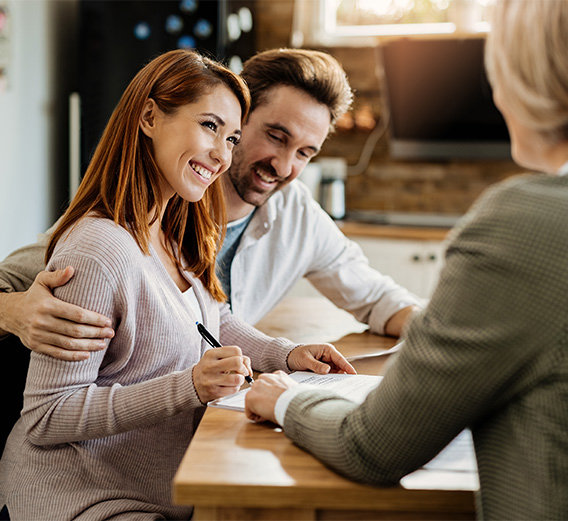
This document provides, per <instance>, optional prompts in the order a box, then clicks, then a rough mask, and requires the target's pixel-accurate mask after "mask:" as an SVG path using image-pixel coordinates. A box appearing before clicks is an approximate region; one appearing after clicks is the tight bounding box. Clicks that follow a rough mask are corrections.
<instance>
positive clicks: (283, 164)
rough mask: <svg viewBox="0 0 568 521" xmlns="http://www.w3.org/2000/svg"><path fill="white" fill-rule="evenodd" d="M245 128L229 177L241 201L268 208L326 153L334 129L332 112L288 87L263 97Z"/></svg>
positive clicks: (281, 86) (271, 90) (302, 93)
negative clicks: (274, 196)
mask: <svg viewBox="0 0 568 521" xmlns="http://www.w3.org/2000/svg"><path fill="white" fill-rule="evenodd" d="M263 96H264V99H263V102H262V103H261V104H260V105H259V106H258V107H257V108H256V109H255V110H254V111H253V112H252V113H251V114H250V115H249V118H248V121H247V123H246V124H245V125H244V126H243V130H242V138H241V144H240V145H239V146H238V147H236V149H235V151H234V153H233V164H232V166H231V168H230V170H229V173H228V176H229V178H230V180H231V183H232V185H233V187H234V189H235V190H236V192H237V194H238V195H239V197H240V198H241V199H242V200H243V201H244V202H246V203H248V204H250V205H253V206H260V205H262V204H263V203H264V202H265V201H266V200H267V199H268V198H269V197H270V196H271V195H272V194H273V193H274V192H276V191H277V190H280V189H281V188H283V187H284V186H286V185H287V184H288V183H290V182H291V181H293V180H294V179H295V178H296V177H298V175H300V173H301V172H302V170H303V169H304V167H305V166H306V165H307V164H308V162H309V161H310V159H312V158H313V157H314V156H315V155H316V154H317V153H318V152H319V150H320V148H321V146H322V144H323V142H324V141H325V138H326V137H327V134H328V132H329V128H330V121H331V120H330V113H329V110H328V108H327V107H326V106H325V105H323V104H322V103H319V102H318V101H316V100H315V99H314V98H312V97H311V96H309V95H308V94H307V93H305V92H303V91H301V90H298V89H296V88H294V87H289V86H287V85H279V86H276V87H273V88H272V89H270V90H269V91H268V92H266V93H264V94H263Z"/></svg>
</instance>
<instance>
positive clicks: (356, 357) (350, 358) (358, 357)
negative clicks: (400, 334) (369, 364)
mask: <svg viewBox="0 0 568 521" xmlns="http://www.w3.org/2000/svg"><path fill="white" fill-rule="evenodd" d="M403 344H404V340H401V341H400V342H398V343H396V344H395V345H394V346H392V347H391V348H390V349H385V350H384V351H374V352H372V353H363V354H361V355H353V356H348V357H347V361H348V362H353V361H355V360H363V359H364V358H374V357H376V356H386V355H391V354H392V353H396V352H397V351H398V350H399V349H400V348H401V347H402V346H403Z"/></svg>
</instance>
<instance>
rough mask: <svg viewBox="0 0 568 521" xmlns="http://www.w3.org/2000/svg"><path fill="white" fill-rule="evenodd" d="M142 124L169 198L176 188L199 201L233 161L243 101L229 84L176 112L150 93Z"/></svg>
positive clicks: (162, 184)
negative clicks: (164, 107) (168, 111)
mask: <svg viewBox="0 0 568 521" xmlns="http://www.w3.org/2000/svg"><path fill="white" fill-rule="evenodd" d="M140 127H141V129H142V131H143V132H144V134H146V136H148V137H149V138H150V139H151V140H152V146H153V151H154V158H155V160H156V163H157V165H158V167H159V169H160V173H161V176H162V178H161V186H160V187H161V189H162V195H163V197H164V202H166V201H167V200H168V199H170V198H171V197H172V196H173V195H174V194H178V195H179V196H180V197H181V198H182V199H184V200H186V201H189V202H196V201H199V200H200V199H201V198H202V197H203V194H204V193H205V190H206V189H207V187H208V186H209V185H210V184H211V183H213V181H215V180H216V179H217V178H218V177H219V176H220V175H221V174H222V173H223V172H225V171H226V170H227V169H228V168H229V166H230V164H231V158H232V152H233V147H234V146H235V145H236V144H237V143H238V142H239V140H240V135H241V130H240V128H241V106H240V104H239V101H238V100H237V97H236V96H235V95H234V94H233V93H232V92H231V91H230V90H229V89H228V88H227V87H225V86H224V85H217V86H215V87H213V88H212V89H211V91H210V92H209V93H208V94H204V95H203V96H201V97H200V98H199V99H198V100H197V101H196V102H194V103H190V104H188V105H183V106H182V107H180V108H179V109H177V110H176V112H175V113H173V114H165V113H164V112H162V111H161V110H160V109H159V108H158V107H157V105H156V103H155V102H154V101H153V100H152V99H149V100H148V101H147V102H146V105H145V107H144V112H143V114H142V118H141V121H140Z"/></svg>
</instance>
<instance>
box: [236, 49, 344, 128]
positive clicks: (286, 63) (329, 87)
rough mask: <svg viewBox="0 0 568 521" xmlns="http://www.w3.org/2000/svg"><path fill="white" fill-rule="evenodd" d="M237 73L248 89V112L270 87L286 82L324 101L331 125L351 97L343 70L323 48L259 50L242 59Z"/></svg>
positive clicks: (320, 101)
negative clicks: (243, 62)
mask: <svg viewBox="0 0 568 521" xmlns="http://www.w3.org/2000/svg"><path fill="white" fill-rule="evenodd" d="M241 76H242V77H243V78H244V80H245V81H246V82H247V84H248V86H249V89H250V92H251V98H252V104H251V112H252V111H254V109H255V108H256V107H258V106H259V105H261V104H262V103H264V102H265V101H266V94H267V92H268V91H269V90H270V89H271V88H273V87H278V86H280V85H287V86H290V87H294V88H297V89H299V90H302V91H304V92H306V93H307V94H309V95H310V96H311V97H312V98H314V99H315V100H316V101H318V102H319V103H323V104H324V105H326V106H327V107H328V109H329V113H330V118H331V128H332V129H333V127H334V126H335V123H336V121H337V119H338V118H339V117H341V116H342V115H343V114H344V113H345V112H347V110H348V109H349V107H350V105H351V102H352V101H353V92H352V91H351V87H350V86H349V82H348V80H347V76H346V74H345V71H344V70H343V68H342V67H341V65H340V63H339V62H338V61H337V60H336V59H335V58H334V57H333V56H331V55H329V54H327V53H325V52H320V51H313V50H307V49H273V50H269V51H263V52H260V53H258V54H256V55H255V56H253V57H252V58H249V59H248V60H247V61H246V62H245V64H244V67H243V71H242V73H241Z"/></svg>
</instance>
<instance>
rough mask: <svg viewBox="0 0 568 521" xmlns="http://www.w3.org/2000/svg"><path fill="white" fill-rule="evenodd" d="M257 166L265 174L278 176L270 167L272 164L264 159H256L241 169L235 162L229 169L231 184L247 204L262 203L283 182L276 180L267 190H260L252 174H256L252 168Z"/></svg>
mask: <svg viewBox="0 0 568 521" xmlns="http://www.w3.org/2000/svg"><path fill="white" fill-rule="evenodd" d="M257 168H259V169H261V170H263V171H264V172H266V173H267V174H269V175H271V176H273V177H276V178H277V177H278V175H277V173H276V171H275V170H274V168H273V167H272V165H271V164H270V163H268V162H265V161H257V162H256V163H253V164H252V165H251V166H249V167H248V168H247V169H246V170H244V171H243V169H242V168H239V167H238V166H237V165H235V163H233V166H232V167H231V168H230V169H229V172H228V176H229V179H230V180H231V183H232V184H233V188H234V189H235V191H236V192H237V194H238V195H239V197H240V198H241V199H242V200H243V201H244V202H245V203H248V204H251V205H253V206H261V205H263V204H264V203H265V202H266V201H267V199H268V198H269V197H270V196H271V195H272V194H273V193H274V192H276V191H278V190H279V189H280V188H281V187H282V186H283V184H284V183H283V182H282V181H278V180H276V181H275V182H274V187H273V188H272V189H269V190H262V189H261V188H259V187H258V186H256V185H255V183H254V181H253V179H252V176H253V175H256V174H255V173H254V170H256V169H257Z"/></svg>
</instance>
